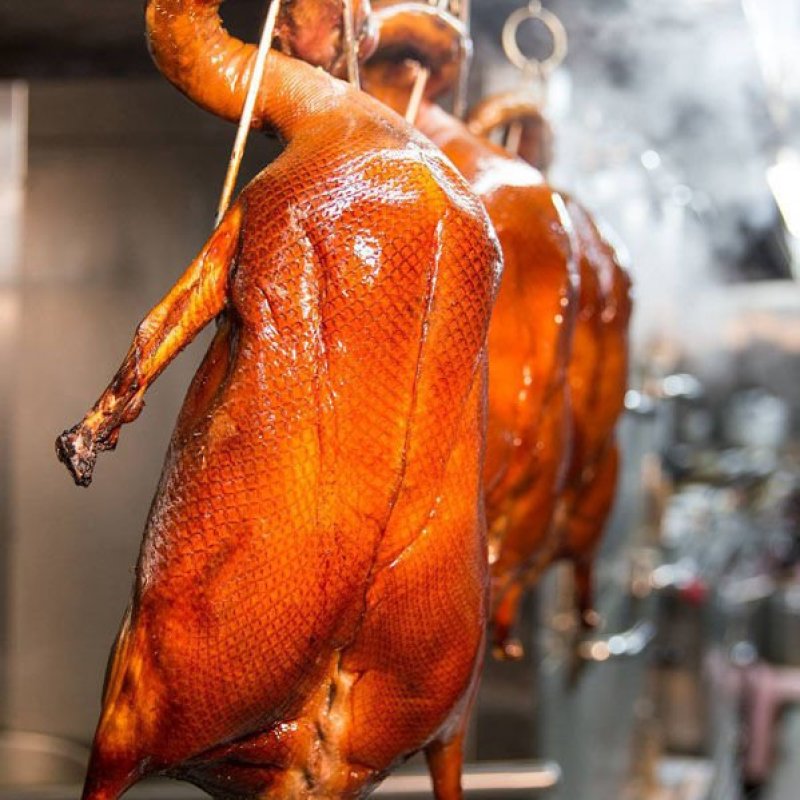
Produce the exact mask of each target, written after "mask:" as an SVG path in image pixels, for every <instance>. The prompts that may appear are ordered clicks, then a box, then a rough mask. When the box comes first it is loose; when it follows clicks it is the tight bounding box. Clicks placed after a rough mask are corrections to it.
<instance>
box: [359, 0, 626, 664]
mask: <svg viewBox="0 0 800 800" xmlns="http://www.w3.org/2000/svg"><path fill="white" fill-rule="evenodd" d="M377 6H378V8H379V10H378V12H377V13H376V15H375V19H376V27H377V28H378V32H379V39H380V44H379V47H378V51H377V53H376V54H375V56H374V57H373V59H372V60H371V61H370V63H369V65H368V67H367V70H366V76H365V77H366V83H365V86H366V88H367V89H368V90H369V91H371V92H372V93H373V94H375V95H376V96H378V97H380V98H381V99H382V100H383V101H384V102H386V103H388V104H389V105H391V106H392V107H394V108H395V109H396V110H403V109H404V108H405V105H406V103H407V101H408V86H409V85H410V83H411V82H412V81H413V79H414V77H415V74H416V68H415V67H414V66H413V65H412V64H411V62H412V61H414V60H416V61H418V62H419V63H422V64H424V65H425V66H426V67H428V68H429V69H431V72H432V81H431V83H430V84H429V87H428V91H427V96H428V98H429V99H431V98H433V97H435V96H436V94H438V93H439V92H440V91H441V90H442V87H443V86H447V85H448V83H452V81H450V80H448V78H449V75H450V73H451V72H452V70H451V69H450V67H449V66H448V62H447V59H446V55H447V54H448V53H453V52H456V51H457V49H458V48H456V47H455V46H454V45H453V44H452V43H451V44H450V45H449V46H448V45H447V44H446V43H445V42H446V40H447V37H448V36H449V37H450V39H451V40H452V39H453V38H456V37H457V36H459V35H461V34H462V32H461V31H460V30H459V28H458V25H457V24H456V23H455V22H453V23H452V24H451V25H450V26H449V27H448V25H446V24H444V23H443V22H442V17H441V16H440V17H439V23H438V24H437V25H435V24H434V23H433V22H432V21H431V17H432V16H433V15H432V13H431V11H430V9H420V8H415V7H414V6H413V4H409V3H397V2H394V0H383V2H381V0H379V1H378V3H377ZM398 52H403V53H404V54H405V58H406V60H405V61H404V62H398V60H397V57H396V54H397V53H398ZM517 119H523V120H528V121H533V122H534V123H535V122H536V120H537V119H538V120H541V115H539V114H538V110H537V109H535V108H533V107H531V106H530V104H525V103H523V102H521V101H520V99H519V98H518V97H516V96H511V95H502V96H499V97H497V98H494V99H493V100H492V101H489V102H486V103H485V104H483V105H482V106H480V107H479V109H478V110H477V112H476V113H475V114H474V115H473V116H472V119H471V125H470V129H468V128H467V127H465V126H464V125H463V124H461V123H460V122H459V121H458V120H456V119H454V118H453V117H452V116H450V115H448V114H446V113H445V112H443V111H441V110H440V109H438V108H436V107H435V106H433V105H431V104H430V103H427V104H423V106H422V108H421V111H420V115H419V118H418V121H417V125H418V127H419V128H420V129H421V130H422V131H423V132H424V133H425V134H426V135H427V136H429V137H430V138H431V139H432V141H434V143H436V144H437V145H439V146H440V147H441V148H442V150H443V151H444V152H445V154H446V155H447V156H448V157H450V158H451V160H452V161H453V163H454V164H455V165H456V166H457V167H458V168H459V170H460V171H461V172H462V174H463V175H464V176H465V177H466V178H467V179H468V180H469V181H470V183H471V185H472V187H473V189H474V190H475V191H476V193H477V194H478V195H479V196H480V197H481V199H482V200H483V201H484V204H485V205H486V208H487V211H488V213H489V216H490V218H491V219H492V222H493V223H494V225H495V227H496V229H497V232H498V236H499V238H500V241H501V245H502V247H503V255H504V260H505V268H504V273H503V282H502V286H501V289H500V294H499V297H498V301H497V305H496V307H495V311H494V314H493V317H492V323H491V328H490V334H489V362H490V370H489V375H490V378H489V433H488V438H487V461H486V467H485V471H484V479H485V483H486V490H487V517H488V522H489V540H490V557H491V560H492V574H493V583H494V589H495V591H494V612H493V624H494V636H493V638H494V643H495V652H496V653H497V654H498V655H503V654H504V655H507V656H514V655H517V654H519V653H520V649H519V645H518V643H516V642H514V641H513V640H511V638H510V637H511V631H512V629H513V627H514V624H515V621H516V617H517V612H518V606H519V602H520V600H521V598H522V596H523V594H524V590H525V588H526V587H527V586H529V585H531V584H532V583H534V582H535V581H536V579H537V578H538V577H539V576H540V575H541V573H542V572H543V571H544V570H545V569H546V568H547V567H548V566H550V565H551V564H552V563H553V562H554V561H555V560H557V559H559V558H570V559H572V560H574V561H575V563H576V567H577V570H578V586H579V591H578V597H577V601H578V606H579V608H580V609H581V612H582V617H583V618H584V619H589V618H590V616H591V615H590V607H591V563H592V560H593V557H594V553H595V551H596V549H597V546H598V544H599V541H600V539H601V537H602V532H603V528H604V525H605V520H606V517H607V516H608V512H609V510H610V507H611V503H612V500H613V496H614V492H615V488H616V470H617V460H618V459H617V453H616V445H615V444H614V438H613V431H614V427H615V425H616V421H617V418H618V416H619V413H620V411H621V409H622V401H623V398H624V392H625V387H626V383H627V328H628V320H629V316H630V298H629V288H630V284H629V280H628V277H627V274H626V272H625V270H624V269H622V267H621V266H620V264H619V262H618V260H617V258H616V254H615V253H614V250H613V248H612V247H611V246H610V245H609V244H608V243H607V242H606V240H605V239H604V238H603V236H602V235H601V233H600V231H599V230H598V229H597V227H596V226H595V224H594V223H593V221H592V220H591V218H590V217H589V215H588V214H587V213H586V211H585V210H584V209H582V208H581V206H580V205H579V204H578V203H576V202H575V201H574V200H572V199H571V198H570V197H568V196H567V195H564V194H562V193H559V192H556V191H554V190H553V189H552V188H551V187H550V186H548V185H547V183H546V182H545V181H544V179H543V178H542V176H541V174H540V173H539V172H536V171H535V170H533V169H531V168H530V167H528V166H526V165H525V164H524V163H523V162H522V161H521V160H520V159H514V158H512V157H511V156H510V155H509V154H508V153H507V152H505V151H503V150H501V149H500V148H498V147H496V146H494V145H493V144H491V143H490V142H489V141H488V140H487V139H486V138H484V137H483V136H482V135H480V134H481V133H486V134H488V133H489V132H490V131H491V130H492V128H493V127H495V126H496V125H500V124H505V123H508V122H509V121H513V120H517ZM526 130H527V135H528V138H527V139H526V138H525V135H523V140H522V144H523V147H524V150H523V155H524V156H526V158H527V159H533V160H536V163H537V165H539V166H544V165H546V164H547V159H548V158H549V151H550V142H549V133H548V130H549V129H548V128H547V126H546V125H542V124H538V125H537V124H534V125H532V127H530V129H525V130H523V134H525V133H526ZM578 276H579V277H578ZM578 287H579V289H578ZM567 467H569V473H568V475H567V474H566V470H567ZM557 509H558V512H557ZM556 512H557V513H556ZM556 520H561V523H560V524H557V523H556Z"/></svg>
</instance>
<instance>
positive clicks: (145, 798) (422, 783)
mask: <svg viewBox="0 0 800 800" xmlns="http://www.w3.org/2000/svg"><path fill="white" fill-rule="evenodd" d="M560 779H561V771H560V769H559V768H558V765H556V764H554V763H552V762H516V763H513V764H511V763H493V764H491V763H487V764H482V765H480V766H479V767H468V768H467V769H466V770H465V772H464V793H465V796H466V798H468V800H482V799H483V798H486V800H489V798H492V799H493V798H499V799H500V800H502V798H514V797H532V796H535V797H539V796H540V795H539V792H540V791H545V792H546V790H548V789H552V788H553V787H554V786H556V785H557V784H558V782H559V781H560ZM79 794H80V789H79V786H78V784H74V785H66V784H65V785H60V786H50V787H39V788H15V789H3V788H2V787H0V800H74V798H76V797H78V795H79ZM206 796H207V795H205V794H204V793H203V792H201V791H200V790H198V789H194V788H192V787H191V786H187V785H185V784H178V783H164V782H154V783H150V784H145V785H143V786H140V787H136V788H135V789H133V790H131V791H130V792H129V793H128V794H127V795H126V800H195V798H202V797H206ZM375 796H376V797H383V798H386V800H393V799H394V798H397V799H398V800H399V798H404V797H405V798H408V797H426V798H427V797H430V796H431V783H430V778H429V777H428V775H427V773H425V772H422V771H415V772H403V773H401V774H398V775H393V776H391V777H390V778H388V779H387V780H386V781H385V782H384V783H383V784H382V785H381V786H380V787H379V788H378V789H377V790H376V792H375ZM541 796H543V797H545V796H546V794H543V795H541Z"/></svg>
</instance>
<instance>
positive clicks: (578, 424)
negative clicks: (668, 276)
mask: <svg viewBox="0 0 800 800" xmlns="http://www.w3.org/2000/svg"><path fill="white" fill-rule="evenodd" d="M567 207H568V209H569V213H570V217H571V218H572V220H573V224H574V227H575V233H576V237H577V240H578V242H579V251H580V258H581V281H582V287H583V286H585V287H586V291H583V289H582V291H581V300H580V309H579V312H578V322H577V324H576V326H575V340H574V345H573V354H572V360H571V363H570V367H569V387H570V396H571V399H572V407H573V431H574V433H573V438H572V455H571V459H570V472H569V477H568V479H567V490H566V492H565V494H564V498H563V508H562V512H561V515H560V516H561V521H562V525H563V530H562V532H561V537H560V538H561V547H560V550H559V552H558V554H557V557H558V558H566V559H569V560H570V561H572V562H573V563H574V565H575V582H576V600H577V606H578V611H579V613H580V617H581V622H582V623H583V624H584V625H586V626H589V627H591V626H593V625H594V624H596V622H597V619H596V614H595V611H594V601H593V586H592V579H593V569H594V559H595V556H596V554H597V550H598V548H599V546H600V543H601V542H602V538H603V533H604V531H605V526H606V523H607V521H608V517H609V515H610V513H611V509H612V506H613V503H614V497H615V495H616V489H617V481H618V478H619V460H620V455H619V449H618V446H617V443H616V425H617V422H618V420H619V418H620V415H621V414H622V411H623V409H624V406H625V392H626V389H627V386H628V335H629V330H630V320H631V314H632V311H633V304H632V299H631V279H630V276H629V274H628V272H627V270H626V269H625V267H624V266H623V265H622V263H621V262H620V259H619V256H618V254H617V251H616V250H615V248H614V247H613V245H612V244H611V243H610V242H609V241H608V240H607V238H606V237H605V236H604V235H603V232H602V231H601V230H600V228H599V227H598V225H597V224H596V223H595V221H594V220H593V219H592V218H591V216H590V215H589V214H588V213H587V211H586V210H585V209H584V208H583V207H582V206H581V205H580V204H579V203H577V202H575V201H574V200H573V199H572V198H567Z"/></svg>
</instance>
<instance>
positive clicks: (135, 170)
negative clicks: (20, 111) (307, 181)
mask: <svg viewBox="0 0 800 800" xmlns="http://www.w3.org/2000/svg"><path fill="white" fill-rule="evenodd" d="M233 133H234V132H233V129H232V127H230V126H228V125H226V124H225V123H222V122H218V121H216V120H213V119H211V118H210V117H208V116H206V115H204V114H203V113H202V112H200V111H199V110H197V109H195V108H194V107H193V106H191V105H190V104H189V103H188V102H187V101H185V100H184V99H183V98H182V97H181V96H180V95H179V94H178V93H177V92H175V91H174V90H172V89H171V88H170V87H169V86H167V85H166V84H163V83H162V82H160V81H139V82H130V81H115V82H113V83H111V82H108V83H99V82H93V83H81V84H71V83H63V84H52V83H48V84H33V85H32V86H31V87H30V137H29V172H28V183H27V192H26V209H25V215H24V238H23V245H22V258H21V272H20V277H21V287H20V292H21V314H20V317H19V324H18V328H17V331H16V333H17V342H18V344H17V346H16V348H15V352H14V362H15V364H14V368H13V369H12V370H10V371H6V370H4V371H3V375H4V376H5V380H6V381H7V383H8V385H10V387H11V388H10V392H11V397H10V401H11V417H10V419H11V425H10V428H11V442H10V451H9V450H8V448H7V452H6V453H5V454H4V456H5V458H6V459H7V463H9V464H10V470H11V525H10V540H8V537H6V539H7V541H6V542H5V544H6V545H7V549H8V553H9V570H8V572H9V574H10V576H11V577H10V584H9V586H8V592H9V605H8V608H7V620H6V621H7V624H8V628H9V634H8V655H7V668H8V689H7V703H6V709H5V719H3V720H2V721H1V722H2V723H3V724H4V725H5V726H7V727H11V728H14V729H18V730H31V731H41V732H47V733H52V734H56V735H61V736H65V737H69V738H74V739H77V740H87V739H88V738H90V736H91V734H92V729H93V726H94V723H95V720H96V716H97V712H98V709H99V694H100V687H101V685H102V679H103V671H104V668H105V661H106V657H107V653H108V650H109V646H110V644H111V642H112V639H113V637H114V635H115V633H116V628H117V625H118V623H119V620H120V618H121V615H122V613H123V610H124V607H125V604H126V601H127V597H128V592H129V588H130V584H131V570H132V566H133V564H134V561H135V558H136V553H137V550H138V546H139V541H140V537H141V532H142V527H143V523H144V520H145V516H146V513H147V509H148V506H149V502H150V498H151V495H152V493H153V491H154V488H155V484H156V481H157V478H158V475H159V472H160V467H161V460H162V458H163V454H164V451H165V449H166V445H167V442H168V438H169V435H170V430H171V426H172V424H173V421H174V418H175V416H176V413H177V409H178V407H179V405H180V403H181V400H182V397H183V394H184V392H185V389H186V387H187V385H188V382H189V380H190V376H191V374H192V372H193V370H194V368H195V366H196V364H197V362H198V360H199V358H200V356H201V350H202V348H203V344H202V343H199V342H198V343H195V345H194V346H193V347H192V348H190V350H189V351H187V353H185V354H184V355H182V356H181V357H180V358H179V359H178V361H177V363H175V364H174V365H173V366H172V368H170V369H169V370H168V371H167V372H166V373H165V374H164V375H163V376H162V378H161V379H160V380H159V381H158V384H157V386H156V387H155V388H154V389H153V391H152V392H150V394H149V396H148V399H147V408H146V409H145V411H144V413H143V414H142V417H141V418H140V419H139V421H138V422H137V423H136V424H135V425H133V426H130V427H129V428H128V429H127V430H125V431H124V432H123V434H122V438H121V442H120V446H119V448H118V451H117V452H116V453H115V454H111V455H107V456H106V457H105V458H103V459H102V460H101V462H100V464H99V465H98V469H97V477H96V480H95V483H94V485H93V486H92V488H90V489H89V490H88V491H87V490H83V489H79V488H77V487H75V486H74V485H72V482H71V480H70V479H69V477H68V475H67V473H66V471H65V470H64V468H63V467H62V466H61V465H60V464H59V463H58V462H57V461H56V458H55V455H54V450H53V441H54V438H55V436H56V435H57V434H58V433H60V431H61V430H62V429H63V428H64V427H67V426H70V425H72V424H74V423H75V422H77V421H78V420H79V419H80V418H81V417H82V415H83V414H84V412H85V411H86V410H87V409H88V408H89V406H90V405H91V404H92V403H93V402H94V401H95V399H96V398H97V396H98V394H99V393H100V391H101V390H102V389H103V388H104V386H105V385H106V383H107V382H108V380H109V378H110V377H111V375H112V374H113V372H114V371H115V370H116V368H117V366H118V364H119V362H120V360H121V359H122V357H123V355H124V354H125V351H126V350H127V348H128V345H129V343H130V338H131V335H132V333H133V330H134V327H135V325H136V324H137V322H138V321H139V320H140V319H141V317H142V316H143V315H144V314H145V312H146V311H147V310H148V309H149V307H150V306H152V305H153V304H154V303H155V302H156V301H157V300H158V299H160V297H161V295H162V294H163V293H164V292H165V291H166V290H167V289H168V287H169V286H170V285H171V284H172V283H173V281H174V280H175V279H176V278H177V277H178V276H179V275H180V274H181V272H182V271H183V269H184V268H185V266H186V265H187V264H188V263H189V261H190V260H191V258H192V257H193V256H194V255H195V254H196V252H197V251H198V250H199V248H200V247H201V246H202V244H203V242H204V241H205V238H206V237H207V236H208V234H209V233H210V231H211V228H212V221H213V212H214V208H215V205H216V199H217V193H218V190H219V187H220V185H221V181H222V176H223V174H224V169H225V166H226V163H227V157H228V153H229V149H230V144H231V142H232V139H233ZM271 149H272V148H271V146H270V145H267V144H266V142H265V141H263V140H262V141H261V142H258V141H254V143H253V145H252V146H251V150H250V152H249V156H248V162H247V163H246V164H245V168H244V170H243V174H244V175H251V174H253V172H254V170H255V169H257V165H259V164H263V163H265V162H266V160H267V158H268V154H269V151H271ZM9 455H10V458H9Z"/></svg>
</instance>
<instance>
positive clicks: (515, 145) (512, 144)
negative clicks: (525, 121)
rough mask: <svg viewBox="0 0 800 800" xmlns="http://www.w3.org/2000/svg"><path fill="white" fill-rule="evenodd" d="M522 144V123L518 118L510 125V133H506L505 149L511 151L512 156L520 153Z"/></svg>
mask: <svg viewBox="0 0 800 800" xmlns="http://www.w3.org/2000/svg"><path fill="white" fill-rule="evenodd" d="M521 144H522V123H521V122H520V121H519V120H517V121H516V122H512V123H511V124H510V125H509V126H508V133H507V134H506V143H505V149H506V150H508V152H509V153H511V155H512V156H517V155H519V146H520V145H521Z"/></svg>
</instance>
